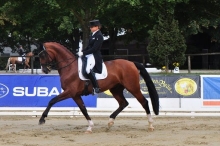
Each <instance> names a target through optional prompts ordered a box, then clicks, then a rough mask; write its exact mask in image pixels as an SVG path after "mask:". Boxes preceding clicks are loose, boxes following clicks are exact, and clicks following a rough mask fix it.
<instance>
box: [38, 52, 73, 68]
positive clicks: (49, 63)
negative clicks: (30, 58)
mask: <svg viewBox="0 0 220 146" xmlns="http://www.w3.org/2000/svg"><path fill="white" fill-rule="evenodd" d="M44 54H45V55H46V56H47V62H46V63H45V64H41V65H45V66H47V68H48V69H49V70H51V66H57V65H58V64H59V63H61V62H66V61H68V60H71V59H74V60H73V61H71V62H70V63H68V64H67V65H65V66H62V67H60V68H58V69H57V70H61V69H63V68H66V67H68V66H69V65H71V64H72V63H73V62H75V61H76V60H77V57H75V58H67V59H65V60H62V61H57V62H55V61H48V60H49V59H48V58H50V59H51V60H52V58H51V56H50V55H49V53H48V52H47V50H46V49H45V50H42V51H41V52H40V53H39V54H38V56H41V55H44ZM74 55H75V54H74Z"/></svg>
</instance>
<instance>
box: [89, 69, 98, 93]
mask: <svg viewBox="0 0 220 146" xmlns="http://www.w3.org/2000/svg"><path fill="white" fill-rule="evenodd" d="M88 77H89V79H90V81H91V82H92V85H93V87H94V92H95V93H99V92H100V90H99V85H98V82H97V80H96V77H95V73H94V72H93V71H92V70H91V71H90V73H89V74H88Z"/></svg>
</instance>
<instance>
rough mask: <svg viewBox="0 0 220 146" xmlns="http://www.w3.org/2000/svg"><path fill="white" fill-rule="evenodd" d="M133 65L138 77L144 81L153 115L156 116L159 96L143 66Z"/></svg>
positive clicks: (136, 63)
mask: <svg viewBox="0 0 220 146" xmlns="http://www.w3.org/2000/svg"><path fill="white" fill-rule="evenodd" d="M134 64H135V66H136V67H137V69H138V70H140V75H141V76H142V77H143V78H144V81H145V83H146V85H147V88H148V92H149V95H150V99H151V103H152V106H153V110H154V113H155V114H156V115H158V114H159V96H158V94H157V90H156V88H155V86H154V83H153V81H152V80H151V77H150V75H149V73H148V72H147V71H146V69H145V68H144V66H143V65H141V64H140V63H138V62H134Z"/></svg>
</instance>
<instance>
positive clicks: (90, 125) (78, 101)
mask: <svg viewBox="0 0 220 146" xmlns="http://www.w3.org/2000/svg"><path fill="white" fill-rule="evenodd" d="M73 100H74V101H75V102H76V104H77V105H78V107H79V109H80V110H81V112H82V113H83V115H84V116H85V118H86V119H87V121H88V128H87V130H86V132H85V133H92V128H93V127H94V123H93V121H92V120H91V118H90V116H89V114H88V112H87V109H86V107H85V104H84V102H83V100H82V98H81V96H77V97H75V98H73Z"/></svg>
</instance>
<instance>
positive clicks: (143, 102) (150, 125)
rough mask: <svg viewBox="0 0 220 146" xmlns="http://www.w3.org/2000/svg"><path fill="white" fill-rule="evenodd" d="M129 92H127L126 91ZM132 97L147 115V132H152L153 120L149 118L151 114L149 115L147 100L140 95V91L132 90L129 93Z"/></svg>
mask: <svg viewBox="0 0 220 146" xmlns="http://www.w3.org/2000/svg"><path fill="white" fill-rule="evenodd" d="M128 91H129V90H128ZM129 92H130V93H131V94H132V95H133V96H134V97H136V98H137V100H138V101H139V103H140V104H141V105H142V107H143V108H144V109H145V111H146V113H147V118H148V122H149V127H148V130H149V131H153V130H154V127H153V125H152V124H153V119H152V117H151V113H150V108H149V105H148V100H147V99H146V98H145V97H144V95H143V94H142V93H141V91H140V89H139V90H132V91H129Z"/></svg>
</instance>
